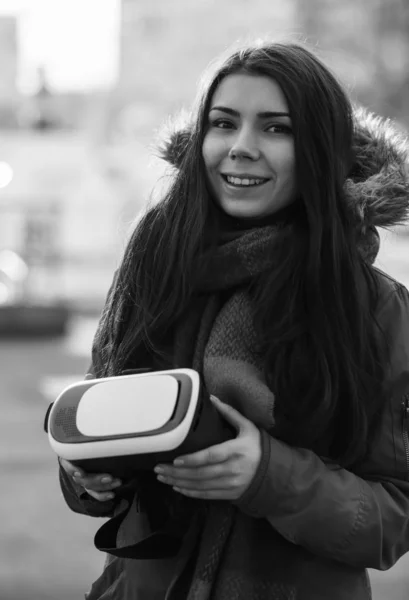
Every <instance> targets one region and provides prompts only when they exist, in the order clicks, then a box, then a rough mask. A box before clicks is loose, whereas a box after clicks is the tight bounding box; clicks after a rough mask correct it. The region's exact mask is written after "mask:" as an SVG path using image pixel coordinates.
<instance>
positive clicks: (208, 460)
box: [173, 438, 241, 468]
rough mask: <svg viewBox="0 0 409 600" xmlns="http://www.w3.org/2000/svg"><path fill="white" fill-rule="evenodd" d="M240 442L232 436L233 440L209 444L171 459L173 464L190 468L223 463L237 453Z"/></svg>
mask: <svg viewBox="0 0 409 600" xmlns="http://www.w3.org/2000/svg"><path fill="white" fill-rule="evenodd" d="M240 444H241V442H240V440H239V438H234V439H233V440H228V441H227V442H222V443H221V444H216V445H215V446H209V448H205V449H204V450H199V451H198V452H193V453H192V454H185V455H183V456H178V457H177V458H176V459H175V460H174V461H173V466H174V467H190V468H192V467H200V466H205V465H215V464H218V463H224V462H226V461H228V460H229V459H231V458H233V457H235V456H237V455H238V454H239V451H240Z"/></svg>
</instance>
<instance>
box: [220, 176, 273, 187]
mask: <svg viewBox="0 0 409 600" xmlns="http://www.w3.org/2000/svg"><path fill="white" fill-rule="evenodd" d="M226 179H227V181H228V183H232V184H234V185H243V186H245V185H260V183H264V181H266V180H265V179H240V178H239V177H231V176H230V175H227V177H226Z"/></svg>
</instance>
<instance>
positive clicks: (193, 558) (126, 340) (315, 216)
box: [60, 43, 409, 600]
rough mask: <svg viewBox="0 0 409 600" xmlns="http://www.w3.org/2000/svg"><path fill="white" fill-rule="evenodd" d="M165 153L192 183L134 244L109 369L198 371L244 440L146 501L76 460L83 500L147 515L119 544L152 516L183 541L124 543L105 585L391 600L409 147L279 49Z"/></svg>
mask: <svg viewBox="0 0 409 600" xmlns="http://www.w3.org/2000/svg"><path fill="white" fill-rule="evenodd" d="M163 150H164V154H165V156H166V158H167V159H168V160H169V161H170V162H172V164H173V166H174V174H173V179H172V183H171V185H170V187H169V189H168V191H167V193H166V195H165V197H164V198H163V199H162V200H161V201H160V202H159V203H157V205H155V206H153V207H151V208H149V209H148V210H147V212H146V214H145V215H144V216H143V218H142V219H141V220H140V222H139V224H138V225H137V227H136V229H135V231H134V233H133V235H132V236H131V238H130V241H129V243H128V246H127V249H126V251H125V255H124V258H123V260H122V263H121V265H120V267H119V269H118V271H117V273H116V276H115V278H114V282H113V285H112V287H111V290H110V293H109V295H108V300H107V303H106V307H105V309H104V312H103V315H102V318H101V321H100V325H99V329H98V332H97V335H96V338H95V342H94V347H93V365H92V370H91V376H95V377H103V376H115V375H120V374H121V373H123V372H124V371H125V370H127V369H132V368H139V367H146V366H148V367H151V368H154V369H158V370H159V369H165V368H176V367H192V368H195V369H197V370H198V371H199V372H200V373H201V374H202V375H203V378H204V382H205V385H206V388H207V390H208V392H209V395H210V394H211V395H212V396H213V398H212V399H211V400H209V401H212V402H214V404H215V406H216V407H217V408H218V409H219V411H220V413H221V415H223V417H224V418H225V419H226V420H227V421H228V422H229V423H230V424H231V425H232V426H233V427H234V428H235V429H236V431H237V435H236V437H235V438H234V439H232V440H229V441H227V442H224V443H221V444H218V445H217V446H213V447H210V448H208V449H206V450H204V451H201V452H198V453H196V454H192V455H190V456H184V457H180V458H179V460H176V461H175V462H174V463H173V464H165V465H158V466H157V468H155V470H154V472H153V473H149V474H148V475H145V476H143V477H142V475H141V477H140V478H138V480H137V481H136V482H134V483H133V487H132V488H131V496H134V498H133V501H132V502H129V503H128V504H127V503H126V501H124V500H121V501H119V498H118V496H117V495H116V492H117V489H116V488H118V487H119V486H121V484H122V482H120V481H116V480H115V479H113V478H112V477H110V476H109V474H104V475H100V474H89V473H84V472H81V471H79V470H78V469H75V468H74V467H73V465H71V464H69V463H67V462H66V461H61V465H62V468H61V470H60V477H61V482H62V488H63V491H64V495H65V498H66V500H67V502H68V504H69V506H70V507H71V508H72V509H73V510H75V511H78V512H82V513H85V514H89V515H94V516H112V515H114V514H115V515H117V514H126V516H125V518H124V519H123V521H122V525H121V526H120V528H119V533H118V540H117V544H118V547H120V546H126V545H128V546H129V545H132V544H133V543H136V542H137V541H138V540H140V539H141V538H142V537H143V536H144V535H145V531H142V529H141V528H142V526H143V527H144V528H146V526H148V527H149V531H150V532H155V531H161V532H162V533H163V532H166V531H167V532H168V533H169V535H170V532H172V536H173V537H172V540H173V542H175V540H177V542H176V543H173V544H171V545H170V547H171V550H169V548H168V546H166V547H167V548H168V550H165V545H164V546H163V548H164V550H163V553H162V554H161V553H160V552H159V553H158V555H157V556H152V555H149V556H148V555H146V556H142V558H141V557H139V558H118V557H115V558H113V557H112V556H111V557H109V558H108V561H107V566H106V569H105V571H104V573H103V575H102V576H101V578H100V579H99V580H97V582H96V583H95V584H94V585H93V588H92V590H91V592H90V594H89V596H88V598H89V599H90V600H96V599H99V598H100V599H101V600H102V599H103V600H108V599H121V600H141V599H149V600H152V599H159V598H162V599H163V598H166V599H167V600H173V599H174V600H181V599H183V598H188V599H189V600H206V599H214V600H244V599H245V600H248V599H251V598H253V599H257V600H267V599H268V600H271V599H286V600H288V599H297V600H318V599H319V598H322V599H324V598H325V599H328V598H329V597H331V598H332V600H338V599H339V600H341V599H342V600H352V599H354V600H364V599H367V598H370V596H371V594H370V586H369V583H368V577H367V574H366V568H368V567H371V568H375V569H388V568H389V567H391V566H392V565H393V564H394V563H395V562H396V561H397V560H398V559H399V558H400V557H401V556H402V555H403V554H404V553H405V552H407V551H408V550H409V441H408V412H409V295H408V292H407V290H406V289H405V288H404V287H403V286H402V285H401V284H399V283H398V282H396V281H394V280H393V279H391V278H390V277H388V276H387V275H385V274H384V273H382V272H381V271H379V270H378V269H376V268H375V267H374V266H373V261H374V259H375V257H376V254H377V252H378V248H379V236H378V234H377V232H376V229H375V226H376V225H378V226H388V225H393V224H396V223H398V222H401V221H402V220H403V219H404V218H405V217H407V215H408V209H409V184H408V178H407V146H406V141H405V139H402V138H401V137H400V136H399V135H398V134H397V133H396V132H395V131H394V130H393V128H392V126H391V125H390V124H389V123H387V122H386V123H385V122H382V121H381V120H380V119H377V118H374V117H371V115H368V114H366V113H365V112H363V111H355V112H354V111H353V109H352V107H351V104H350V101H349V100H348V98H347V97H346V95H345V92H344V91H343V90H342V88H341V87H340V85H339V83H338V82H337V81H336V79H335V78H334V77H333V75H332V74H331V73H330V72H329V70H328V69H327V68H326V67H325V66H324V65H323V64H322V63H321V62H320V61H319V60H318V59H317V58H316V57H315V56H314V55H313V54H312V53H311V52H310V51H309V50H307V49H306V48H304V47H303V46H300V45H295V44H275V43H272V44H264V45H255V46H251V47H246V48H244V49H243V50H241V51H238V52H235V53H234V54H232V55H231V56H230V57H229V58H228V59H227V60H225V62H224V63H223V64H221V66H219V67H218V68H217V69H216V72H215V73H213V75H212V77H210V78H209V79H208V80H207V83H206V85H205V86H204V89H203V91H202V94H201V96H200V98H199V101H198V103H197V106H196V109H195V111H194V113H193V116H192V119H191V121H190V122H189V123H187V124H186V128H185V129H183V130H181V131H175V132H174V133H173V134H172V136H171V138H170V139H168V140H167V142H165V144H164V148H163ZM124 503H125V505H126V511H125V512H124V513H122V512H121V511H123V510H124ZM143 519H144V520H143ZM175 532H176V534H175ZM160 539H161V540H162V541H163V540H165V539H166V536H165V537H162V538H160Z"/></svg>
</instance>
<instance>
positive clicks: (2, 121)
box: [0, 16, 19, 128]
mask: <svg viewBox="0 0 409 600" xmlns="http://www.w3.org/2000/svg"><path fill="white" fill-rule="evenodd" d="M17 58H18V49H17V19H16V18H15V17H12V16H10V17H9V16H7V17H0V73H1V77H0V127H3V128H4V127H7V128H8V127H14V126H15V121H16V117H15V107H16V102H17V101H18V98H19V94H18V91H17Z"/></svg>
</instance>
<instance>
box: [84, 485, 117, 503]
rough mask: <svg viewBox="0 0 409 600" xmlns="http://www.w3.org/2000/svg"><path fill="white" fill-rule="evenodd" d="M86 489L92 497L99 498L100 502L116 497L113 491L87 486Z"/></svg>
mask: <svg viewBox="0 0 409 600" xmlns="http://www.w3.org/2000/svg"><path fill="white" fill-rule="evenodd" d="M85 491H86V492H87V493H88V494H89V495H90V496H92V498H95V500H98V501H99V502H106V501H107V500H112V499H113V498H115V494H114V493H113V492H97V491H96V490H92V489H88V488H85Z"/></svg>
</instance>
